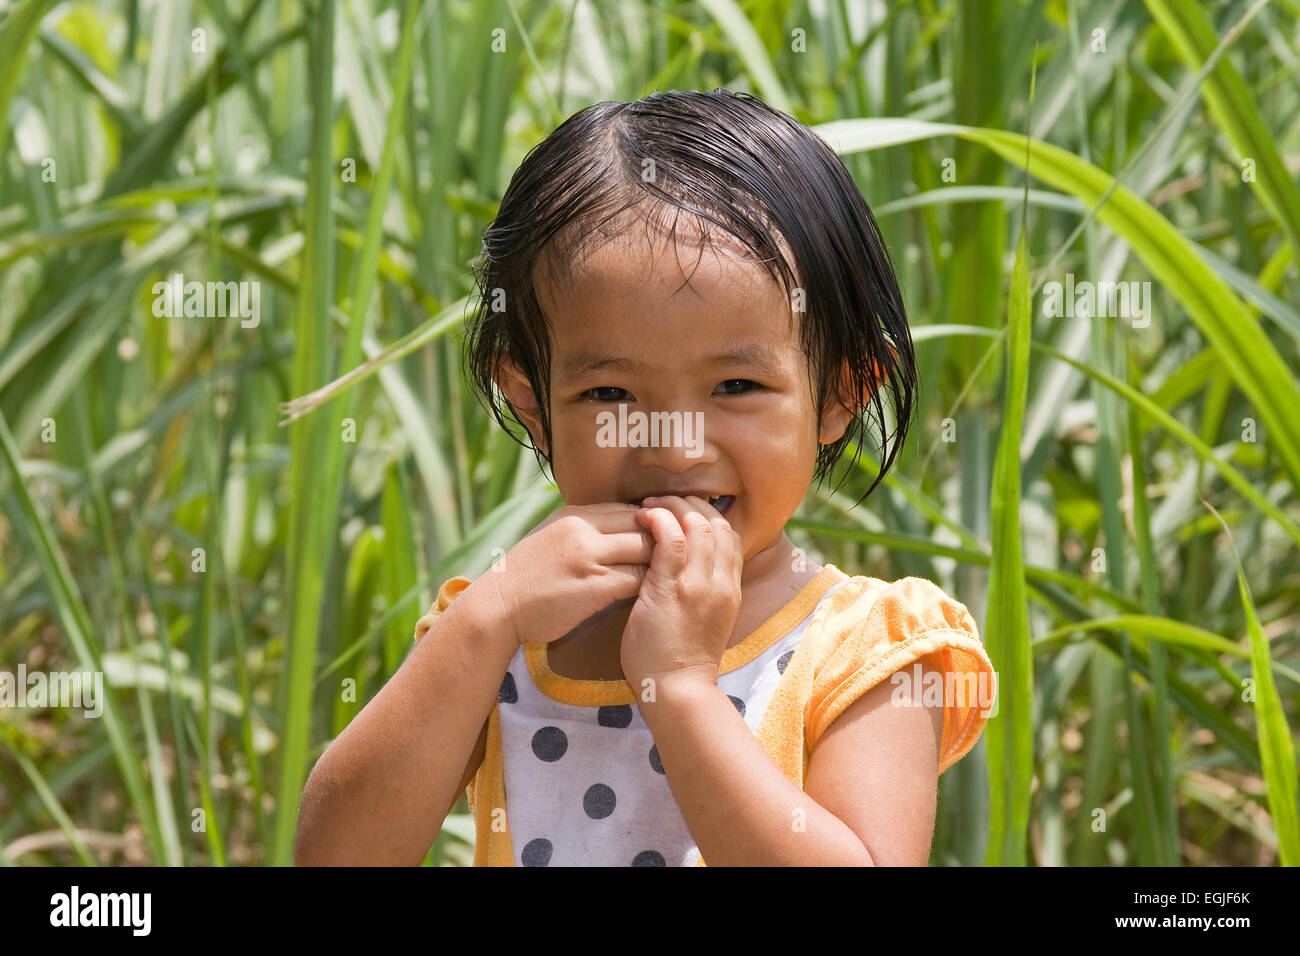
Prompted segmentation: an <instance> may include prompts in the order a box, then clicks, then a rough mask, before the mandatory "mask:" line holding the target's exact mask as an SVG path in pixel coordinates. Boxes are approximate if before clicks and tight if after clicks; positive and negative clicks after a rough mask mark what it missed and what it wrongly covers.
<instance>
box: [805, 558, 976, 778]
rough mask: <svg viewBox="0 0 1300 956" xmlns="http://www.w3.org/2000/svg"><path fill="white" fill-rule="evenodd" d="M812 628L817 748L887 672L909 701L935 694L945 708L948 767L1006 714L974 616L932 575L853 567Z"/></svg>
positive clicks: (812, 740) (810, 729)
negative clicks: (875, 573)
mask: <svg viewBox="0 0 1300 956" xmlns="http://www.w3.org/2000/svg"><path fill="white" fill-rule="evenodd" d="M808 636H809V637H810V638H811V644H810V653H809V655H808V656H807V658H806V661H807V663H806V666H807V668H808V681H809V684H808V698H807V710H806V715H805V731H806V733H807V744H808V747H809V750H811V749H812V748H814V747H815V746H816V744H817V741H818V739H819V738H820V737H821V735H822V734H823V733H824V732H825V731H826V728H827V727H829V726H830V724H831V723H832V722H833V721H834V720H835V718H836V717H838V716H839V715H840V714H841V713H843V712H844V711H845V710H846V709H847V708H848V706H849V705H850V704H852V703H853V701H855V700H857V698H859V697H861V696H862V695H863V694H865V693H866V692H867V691H869V690H870V689H871V688H873V687H875V686H876V685H877V684H879V683H881V682H882V681H886V680H888V681H889V682H890V683H891V685H893V687H894V688H895V691H896V692H897V694H899V695H902V696H903V697H905V698H906V701H907V702H912V701H914V700H915V701H921V702H924V703H927V704H928V703H931V701H930V700H929V697H934V698H936V699H935V700H933V701H932V702H933V703H940V702H942V704H943V705H944V706H945V720H944V742H943V751H942V753H941V767H942V769H946V768H947V767H948V766H951V764H952V763H954V762H955V761H956V760H958V759H960V757H961V756H962V755H963V754H965V753H966V752H967V751H968V750H969V749H970V748H971V747H972V746H973V745H974V743H975V739H976V738H977V737H978V736H979V733H980V731H981V730H982V728H983V726H984V723H985V722H986V721H987V719H988V718H989V717H991V716H992V715H993V714H994V713H996V708H995V703H996V695H997V681H996V675H995V673H994V671H993V665H992V663H991V662H990V660H989V658H988V655H987V654H986V653H985V651H984V645H983V642H982V641H981V640H980V635H979V629H978V628H977V626H976V624H975V619H974V617H972V615H971V613H970V610H969V609H968V608H967V607H966V605H965V604H963V603H962V602H960V601H958V600H957V599H955V598H953V597H952V596H951V595H949V594H947V593H946V592H945V591H944V590H943V589H942V588H941V587H939V586H938V585H937V584H935V583H934V582H933V581H930V580H927V579H926V578H919V577H905V578H900V579H898V580H896V581H884V580H881V579H879V578H873V577H869V576H866V575H854V576H851V577H850V576H847V575H846V576H845V577H844V579H843V580H842V581H841V582H840V585H839V586H838V587H836V588H835V589H834V590H833V591H832V592H830V593H828V595H827V596H826V599H825V601H824V602H823V603H822V605H821V606H820V607H819V608H818V610H817V616H816V617H815V619H814V621H813V622H811V628H810V632H809V635H808ZM926 694H928V695H929V697H925V696H924V695H926Z"/></svg>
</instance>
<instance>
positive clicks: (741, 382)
mask: <svg viewBox="0 0 1300 956" xmlns="http://www.w3.org/2000/svg"><path fill="white" fill-rule="evenodd" d="M728 385H735V386H739V389H738V390H735V391H732V390H728V389H727V386H728ZM762 387H763V386H762V385H759V384H758V383H757V382H751V381H750V380H749V379H747V378H730V379H727V381H725V382H723V383H722V384H721V385H719V386H718V388H720V389H723V391H724V393H725V394H727V395H744V394H745V393H746V392H752V391H753V390H754V389H756V388H762Z"/></svg>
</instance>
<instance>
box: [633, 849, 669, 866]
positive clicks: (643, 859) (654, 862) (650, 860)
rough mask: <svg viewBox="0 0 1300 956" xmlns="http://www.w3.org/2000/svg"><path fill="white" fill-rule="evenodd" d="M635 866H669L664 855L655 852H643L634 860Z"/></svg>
mask: <svg viewBox="0 0 1300 956" xmlns="http://www.w3.org/2000/svg"><path fill="white" fill-rule="evenodd" d="M632 865H633V866H667V865H668V864H667V863H665V862H664V855H663V854H662V853H657V852H656V851H654V850H642V851H641V852H640V853H638V854H637V855H636V856H634V857H633V858H632Z"/></svg>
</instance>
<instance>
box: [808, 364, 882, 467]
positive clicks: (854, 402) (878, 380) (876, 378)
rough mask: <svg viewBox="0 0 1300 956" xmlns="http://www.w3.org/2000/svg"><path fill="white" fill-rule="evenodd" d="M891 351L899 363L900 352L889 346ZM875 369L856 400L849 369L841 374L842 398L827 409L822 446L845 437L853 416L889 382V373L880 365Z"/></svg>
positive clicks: (819, 440) (876, 365)
mask: <svg viewBox="0 0 1300 956" xmlns="http://www.w3.org/2000/svg"><path fill="white" fill-rule="evenodd" d="M889 351H890V354H892V355H893V357H894V361H895V362H897V361H898V350H897V349H895V348H894V346H893V345H889ZM873 369H874V371H875V374H874V375H873V376H872V378H871V383H870V384H869V385H868V386H867V387H866V388H865V389H863V392H862V395H860V396H859V397H857V398H856V399H853V398H851V396H850V394H849V393H850V392H851V391H852V387H851V384H850V383H851V380H850V376H849V374H848V369H847V368H845V369H844V370H843V371H842V372H841V374H840V387H839V390H838V392H837V394H838V395H839V396H840V397H839V400H838V401H832V402H831V404H830V407H829V408H827V409H826V414H824V415H823V416H822V420H821V431H820V434H819V435H818V436H817V441H818V442H819V443H820V444H823V445H830V444H833V443H834V442H837V441H839V440H840V439H841V438H842V437H844V432H845V431H846V430H847V429H848V427H849V422H851V421H852V420H853V416H854V415H856V414H857V413H858V412H859V411H860V410H861V409H863V408H865V407H866V405H867V403H868V402H869V401H871V396H872V395H874V394H875V393H876V390H877V389H879V388H880V386H882V385H883V384H884V383H885V382H886V381H888V379H889V375H888V373H887V372H885V371H883V370H881V368H880V366H879V365H878V364H876V363H873Z"/></svg>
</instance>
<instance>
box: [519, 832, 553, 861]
mask: <svg viewBox="0 0 1300 956" xmlns="http://www.w3.org/2000/svg"><path fill="white" fill-rule="evenodd" d="M552 849H554V848H553V847H552V846H551V841H550V840H547V839H544V838H543V837H538V838H537V839H536V840H529V841H528V843H527V845H525V846H524V849H523V852H522V853H520V854H519V858H520V859H521V860H523V863H524V866H546V865H547V864H549V863H550V862H551V850H552Z"/></svg>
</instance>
